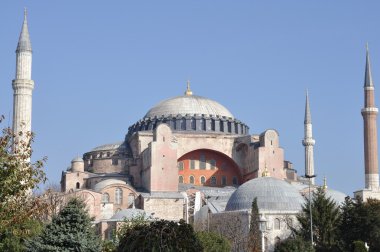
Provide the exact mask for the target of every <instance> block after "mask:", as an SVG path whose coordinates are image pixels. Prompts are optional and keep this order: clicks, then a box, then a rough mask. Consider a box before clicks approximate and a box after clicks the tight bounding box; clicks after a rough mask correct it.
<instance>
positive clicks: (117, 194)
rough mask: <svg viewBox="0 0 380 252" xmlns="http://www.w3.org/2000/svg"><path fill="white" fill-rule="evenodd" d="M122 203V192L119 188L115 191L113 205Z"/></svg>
mask: <svg viewBox="0 0 380 252" xmlns="http://www.w3.org/2000/svg"><path fill="white" fill-rule="evenodd" d="M122 203H123V190H122V189H121V188H116V190H115V204H119V205H120V204H122Z"/></svg>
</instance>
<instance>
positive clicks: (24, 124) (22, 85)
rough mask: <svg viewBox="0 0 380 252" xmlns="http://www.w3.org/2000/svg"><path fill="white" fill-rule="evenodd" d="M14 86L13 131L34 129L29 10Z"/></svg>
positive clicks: (23, 30) (18, 53)
mask: <svg viewBox="0 0 380 252" xmlns="http://www.w3.org/2000/svg"><path fill="white" fill-rule="evenodd" d="M12 87H13V126H12V128H13V132H14V133H15V134H18V133H19V132H20V131H22V132H28V131H31V130H32V91H33V88H34V81H33V80H32V44H31V43H30V38H29V31H28V22H27V12H26V9H25V11H24V22H23V24H22V29H21V33H20V38H19V40H18V44H17V49H16V77H15V79H14V80H13V81H12Z"/></svg>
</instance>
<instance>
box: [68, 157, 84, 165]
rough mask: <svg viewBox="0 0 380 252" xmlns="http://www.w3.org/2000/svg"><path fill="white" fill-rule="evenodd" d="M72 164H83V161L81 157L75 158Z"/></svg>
mask: <svg viewBox="0 0 380 252" xmlns="http://www.w3.org/2000/svg"><path fill="white" fill-rule="evenodd" d="M71 162H72V163H73V162H83V159H82V158H81V157H79V156H78V157H76V158H74V159H73V160H71Z"/></svg>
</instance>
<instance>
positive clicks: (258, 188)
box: [226, 177, 304, 212]
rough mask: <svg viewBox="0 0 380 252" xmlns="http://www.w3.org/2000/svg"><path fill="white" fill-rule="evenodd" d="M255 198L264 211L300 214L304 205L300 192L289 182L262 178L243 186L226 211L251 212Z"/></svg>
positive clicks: (235, 193) (229, 201)
mask: <svg viewBox="0 0 380 252" xmlns="http://www.w3.org/2000/svg"><path fill="white" fill-rule="evenodd" d="M254 198H257V204H258V207H259V209H260V210H264V211H276V212H289V211H290V212H293V211H296V212H298V211H300V210H301V209H302V204H303V203H304V199H303V197H302V196H301V194H300V193H299V192H298V190H297V189H296V188H295V187H294V186H292V185H290V184H289V183H288V182H286V181H284V180H281V179H277V178H272V177H260V178H255V179H252V180H249V181H248V182H245V183H244V184H242V185H241V186H240V187H239V188H238V189H237V190H236V191H235V192H234V193H233V194H232V195H231V198H230V199H229V200H228V203H227V206H226V211H237V210H251V207H252V201H253V199H254Z"/></svg>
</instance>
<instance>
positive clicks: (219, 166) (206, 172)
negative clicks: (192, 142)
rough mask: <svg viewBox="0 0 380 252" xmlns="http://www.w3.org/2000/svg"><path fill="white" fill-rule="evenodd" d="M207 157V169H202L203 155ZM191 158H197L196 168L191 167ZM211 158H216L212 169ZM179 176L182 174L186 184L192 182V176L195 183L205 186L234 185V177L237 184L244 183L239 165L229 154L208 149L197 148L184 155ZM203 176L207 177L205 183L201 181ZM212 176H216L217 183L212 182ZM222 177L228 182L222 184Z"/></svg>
mask: <svg viewBox="0 0 380 252" xmlns="http://www.w3.org/2000/svg"><path fill="white" fill-rule="evenodd" d="M202 155H203V156H204V157H205V160H206V169H200V166H201V162H200V159H201V156H202ZM191 160H195V162H194V163H195V169H191ZM210 160H215V168H214V169H213V170H212V169H211V165H210ZM180 162H182V163H183V170H181V169H180V167H181V165H180ZM178 176H179V177H180V176H182V178H183V183H184V184H191V183H190V176H193V177H194V185H204V186H216V187H223V186H232V185H234V184H233V177H236V179H237V185H240V184H242V178H241V175H240V172H239V167H238V166H237V165H236V164H235V162H234V161H233V160H232V159H231V158H229V157H228V156H226V155H224V154H222V153H220V152H216V151H212V150H206V149H200V150H195V151H192V152H189V153H187V154H185V155H183V156H182V157H181V158H179V159H178ZM201 176H204V177H205V183H204V184H202V183H201ZM212 177H215V178H216V184H215V185H214V184H212ZM222 177H225V178H226V184H225V185H223V184H222Z"/></svg>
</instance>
